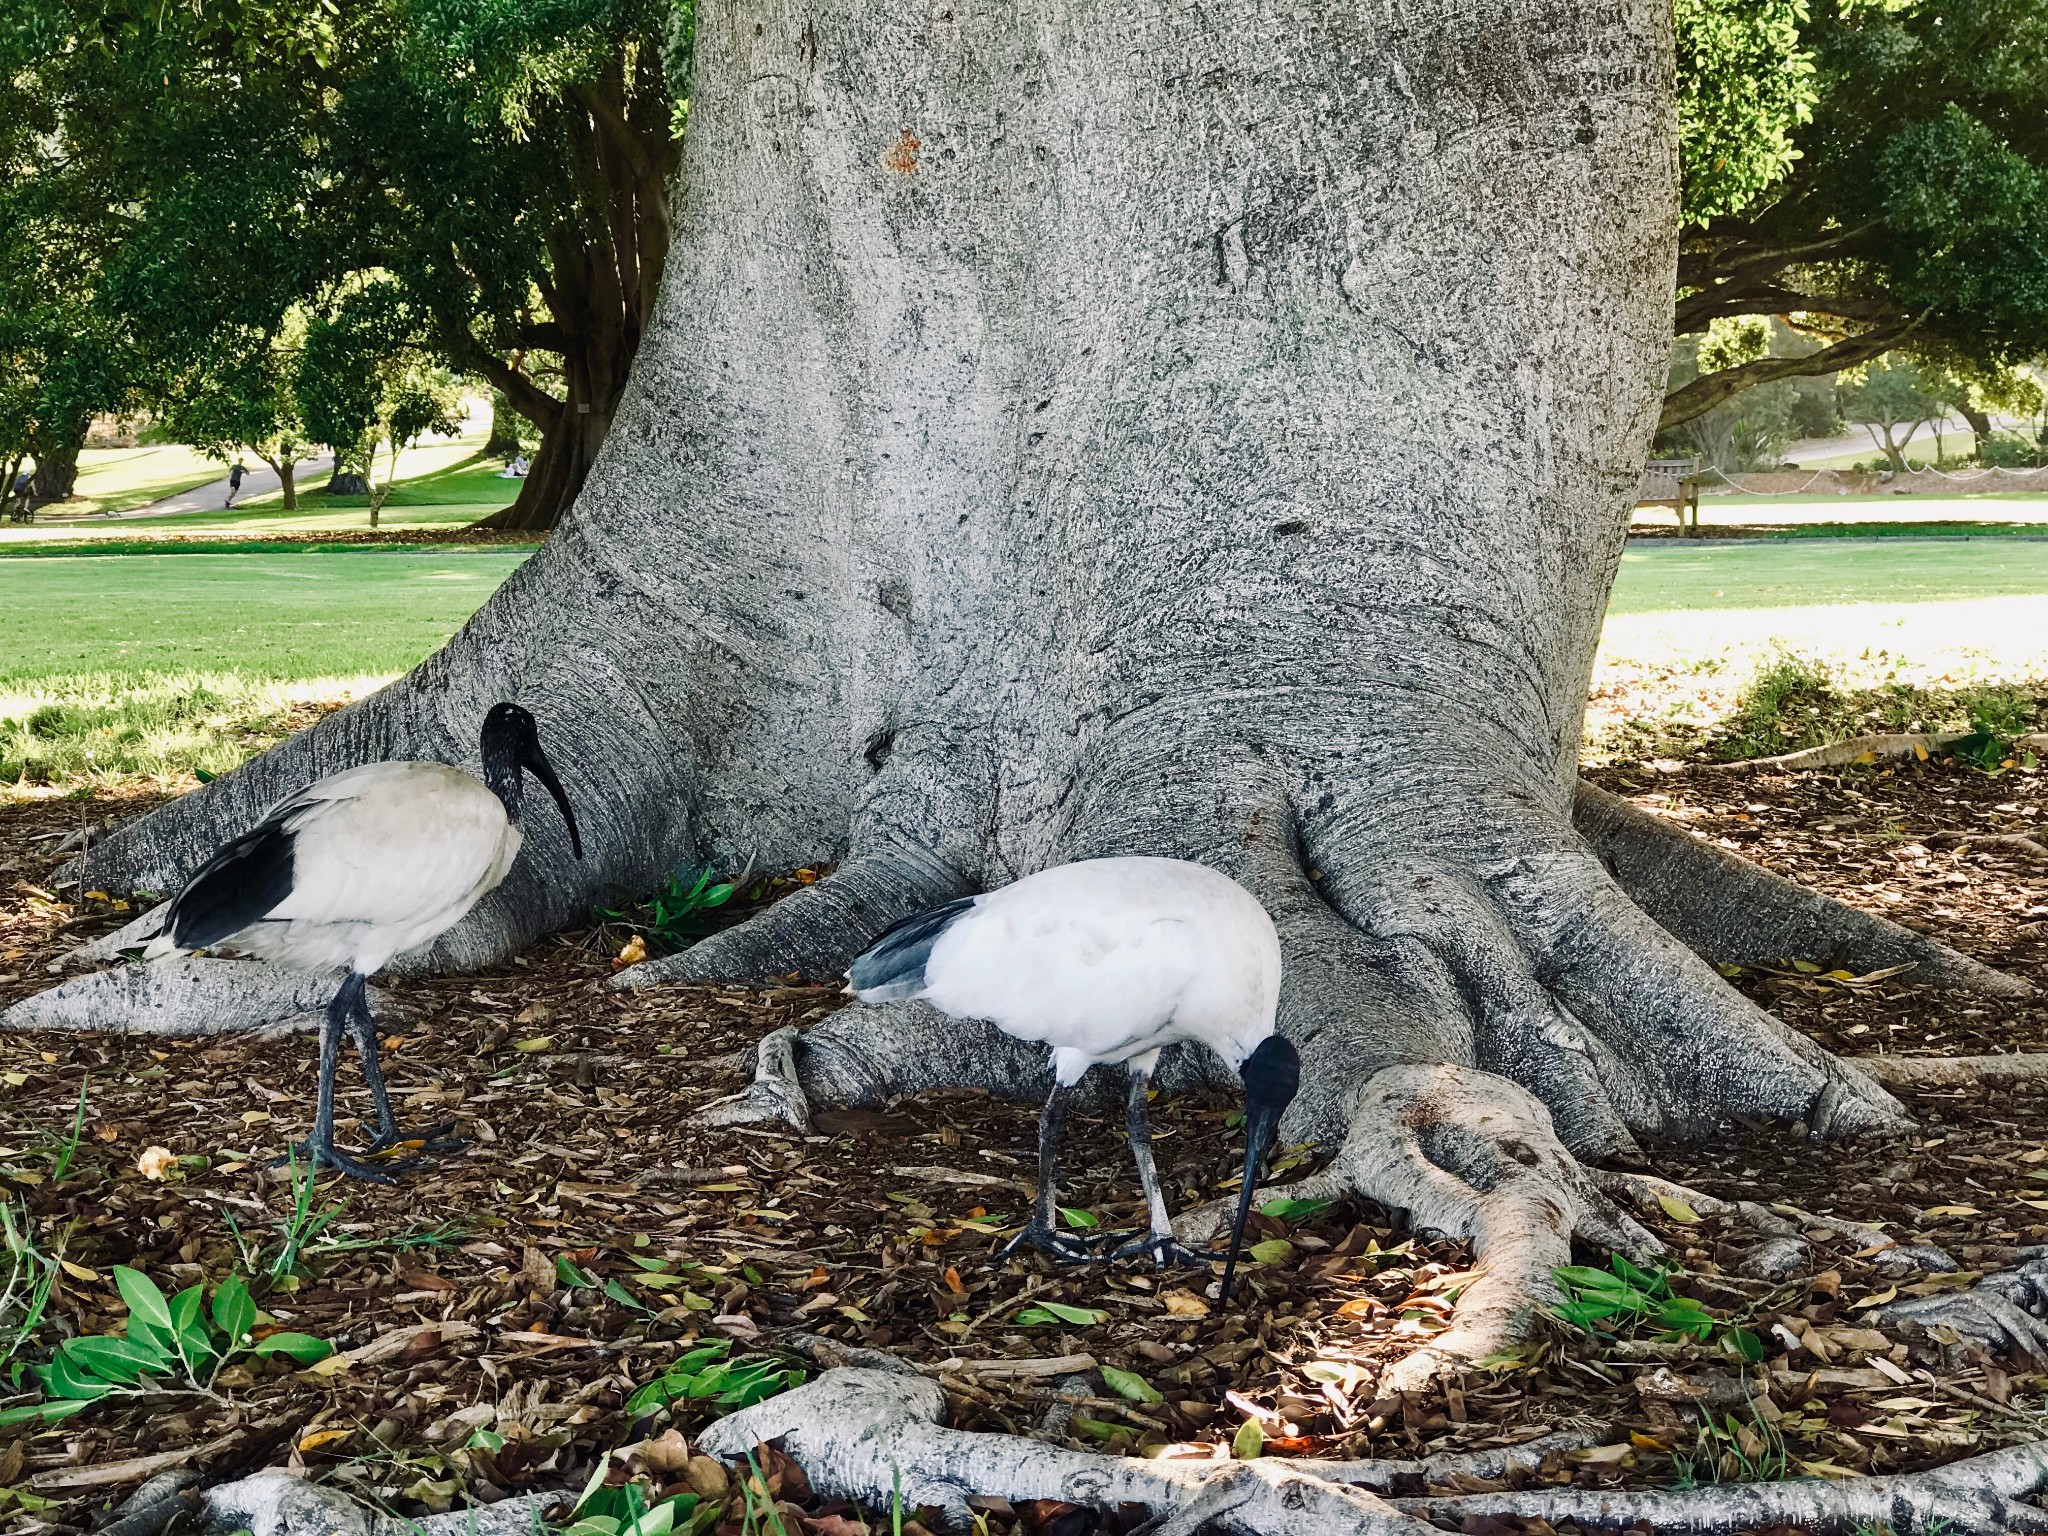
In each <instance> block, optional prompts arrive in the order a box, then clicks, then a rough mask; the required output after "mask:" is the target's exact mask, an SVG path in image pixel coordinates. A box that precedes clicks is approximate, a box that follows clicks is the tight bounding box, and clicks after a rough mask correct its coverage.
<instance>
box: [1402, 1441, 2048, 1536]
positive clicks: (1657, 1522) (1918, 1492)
mask: <svg viewBox="0 0 2048 1536" xmlns="http://www.w3.org/2000/svg"><path fill="white" fill-rule="evenodd" d="M2044 1484H2048V1445H2022V1446H2015V1447H2013V1448H2012V1449H2010V1450H2004V1451H1993V1452H1991V1453H1990V1454H1989V1455H1985V1456H1973V1457H1971V1458H1970V1459H1969V1460H1967V1461H1959V1462H1953V1463H1951V1464H1950V1465H1948V1466H1946V1467H1939V1468H1936V1469H1935V1470H1934V1471H1932V1472H1916V1473H1913V1474H1911V1475H1909V1476H1901V1477H1870V1478H1853V1479H1844V1480H1842V1481H1839V1482H1836V1481H1831V1480H1827V1479H1822V1478H1812V1479H1805V1478H1802V1479H1800V1480H1798V1481H1796V1482H1788V1483H1723V1484H1716V1485H1714V1486H1711V1487H1705V1488H1691V1489H1687V1490H1685V1491H1683V1492H1679V1491H1674V1490H1669V1489H1644V1490H1640V1491H1629V1490H1616V1489H1593V1488H1545V1489H1529V1490H1523V1491H1519V1492H1512V1493H1477V1494H1461V1495H1458V1496H1456V1497H1452V1498H1425V1499H1397V1500H1396V1501H1395V1505H1396V1507H1397V1508H1400V1509H1403V1510H1406V1511H1408V1512H1410V1513H1412V1514H1417V1515H1429V1516H1432V1517H1436V1518H1449V1519H1454V1520H1456V1519H1464V1518H1469V1517H1479V1518H1484V1517H1486V1516H1490V1515H1491V1516H1499V1515H1514V1516H1516V1517H1517V1518H1519V1519H1522V1520H1529V1519H1532V1518H1533V1519H1540V1520H1548V1521H1550V1522H1551V1523H1552V1524H1556V1523H1557V1522H1558V1521H1561V1520H1573V1521H1576V1522H1577V1523H1578V1524H1580V1525H1582V1526H1594V1527H1599V1528H1614V1527H1620V1526H1629V1525H1647V1526H1651V1527H1654V1528H1655V1529H1657V1530H1659V1531H1684V1532H1687V1533H1689V1536H1733V1533H1735V1532H1739V1531H1749V1530H1758V1529H1762V1528H1765V1527H1780V1526H1797V1527H1799V1528H1800V1529H1802V1530H1805V1531H1808V1532H1811V1533H1813V1536H1849V1533H1851V1532H1854V1531H1856V1530H1858V1529H1859V1528H1860V1529H1863V1530H1870V1529H1873V1528H1876V1529H1883V1530H1890V1531H1893V1532H1895V1533H1897V1536H1927V1533H1931V1532H1933V1531H1936V1530H1941V1531H1945V1532H1946V1533H1947V1536H2008V1533H2011V1532H2025V1531H2048V1513H2044V1512H2043V1511H2041V1510H2039V1509H2036V1508H2034V1507H2032V1506H2030V1505H2026V1504H2021V1503H2019V1502H2018V1500H2020V1499H2021V1498H2023V1497H2025V1496H2027V1495H2029V1494H2032V1493H2035V1492H2038V1491H2039V1490H2040V1489H2041V1487H2042V1486H2043V1485H2044Z"/></svg>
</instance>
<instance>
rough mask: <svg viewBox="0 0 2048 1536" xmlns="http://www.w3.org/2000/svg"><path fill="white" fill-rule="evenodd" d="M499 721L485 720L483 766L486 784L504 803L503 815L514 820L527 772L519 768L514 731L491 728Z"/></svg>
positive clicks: (518, 753)
mask: <svg viewBox="0 0 2048 1536" xmlns="http://www.w3.org/2000/svg"><path fill="white" fill-rule="evenodd" d="M497 723H498V722H496V721H494V720H489V721H486V722H485V723H484V731H483V768H484V783H485V784H486V785H487V786H489V788H490V791H491V793H492V794H494V795H496V796H497V797H498V799H499V800H500V801H502V802H503V803H504V806H505V819H506V820H507V821H517V820H518V819H519V807H520V805H521V804H522V803H523V802H524V801H525V798H526V775H525V773H524V772H523V771H522V769H523V766H524V765H523V764H522V763H521V761H520V758H521V756H522V754H521V752H520V750H519V748H520V743H519V741H518V740H517V737H516V733H515V732H513V731H510V730H503V729H498V730H494V729H492V727H493V726H495V725H496V724H497Z"/></svg>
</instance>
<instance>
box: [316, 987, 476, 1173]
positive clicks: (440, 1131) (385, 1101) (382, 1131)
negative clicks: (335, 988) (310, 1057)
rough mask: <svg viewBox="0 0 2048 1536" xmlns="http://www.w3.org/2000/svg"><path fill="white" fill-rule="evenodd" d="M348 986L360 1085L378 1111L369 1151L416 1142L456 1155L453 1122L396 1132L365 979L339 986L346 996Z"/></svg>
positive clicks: (456, 1142)
mask: <svg viewBox="0 0 2048 1536" xmlns="http://www.w3.org/2000/svg"><path fill="white" fill-rule="evenodd" d="M351 985H353V993H352V997H353V1000H352V1002H351V1005H350V1009H349V1021H348V1022H349V1032H350V1033H351V1034H353V1035H354V1036H355V1037H356V1054H357V1055H358V1056H359V1057H361V1058H362V1063H363V1081H364V1082H365V1083H367V1084H369V1087H370V1102H371V1103H372V1104H374V1105H375V1106H376V1108H377V1124H376V1128H375V1129H376V1135H375V1137H374V1139H373V1140H372V1141H371V1142H370V1146H369V1150H370V1151H371V1152H373V1153H376V1152H382V1151H385V1150H386V1149H387V1148H390V1147H395V1146H397V1145H398V1144H399V1143H400V1142H403V1141H417V1142H418V1143H419V1144H420V1145H421V1146H422V1147H424V1148H425V1149H426V1150H427V1151H429V1152H454V1151H459V1150H460V1149H461V1148H462V1146H463V1145H464V1143H463V1142H461V1141H459V1140H452V1139H449V1132H451V1131H453V1130H454V1129H455V1122H454V1121H453V1120H446V1121H443V1122H442V1123H441V1124H439V1125H437V1126H434V1127H433V1128H432V1129H430V1130H425V1131H402V1130H400V1129H399V1128H398V1117H397V1116H396V1115H394V1114H393V1113H392V1112H391V1092H390V1089H389V1088H387V1087H386V1086H385V1082H384V1068H383V1065H382V1064H381V1063H380V1062H379V1061H378V1060H377V1021H376V1020H375V1019H373V1018H371V1017H370V999H369V990H368V985H367V979H366V978H364V977H362V976H358V975H356V974H355V973H354V972H351V973H350V974H349V978H348V980H347V981H345V982H343V983H342V990H343V992H344V993H349V992H350V990H351Z"/></svg>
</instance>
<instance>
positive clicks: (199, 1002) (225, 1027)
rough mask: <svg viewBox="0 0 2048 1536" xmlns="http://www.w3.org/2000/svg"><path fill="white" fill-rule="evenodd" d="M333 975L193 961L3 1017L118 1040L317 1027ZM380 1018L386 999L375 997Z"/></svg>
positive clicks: (139, 971)
mask: <svg viewBox="0 0 2048 1536" xmlns="http://www.w3.org/2000/svg"><path fill="white" fill-rule="evenodd" d="M336 980H337V978H336V977H335V976H334V975H331V974H316V973H313V972H308V971H287V970H280V969H276V968H273V967H271V966H267V965H262V964H259V963H258V962H256V961H253V960H213V959H203V958H198V957H193V956H185V957H182V958H179V959H172V960H160V961H157V962H155V963H153V964H150V965H120V966H115V967H114V968H113V969H111V970H106V971H93V972H90V973H88V974H87V975H84V976H74V977H72V978H71V980H69V981H67V982H64V983H62V984H61V985H58V986H55V987H52V988H51V989H50V990H49V991H47V992H40V993H37V994H36V995H35V996H34V997H29V998H24V999H22V1001H20V1002H18V1003H16V1004H15V1005H14V1006H13V1007H12V1008H9V1009H8V1010H7V1011H6V1012H5V1013H0V1028H5V1029H96V1030H105V1031H106V1032H107V1033H109V1034H116V1035H124V1034H126V1035H213V1034H220V1033H223V1032H226V1031H241V1030H247V1031H252V1032H254V1033H257V1034H281V1033H285V1032H288V1031H291V1030H295V1029H311V1028H314V1027H315V1026H316V1025H317V1024H318V1022H319V1015H320V1013H321V1011H322V1010H323V1009H324V1008H326V1006H327V1004H328V1001H329V999H331V998H332V997H333V996H334V988H335V985H336ZM370 1001H371V1006H372V1007H373V1008H375V1009H376V1010H377V1011H378V1012H379V1013H380V1014H382V1013H384V1012H385V1011H386V1009H387V1008H388V1007H389V1001H388V999H385V998H383V997H382V996H381V995H379V994H377V993H372V994H371V999H370Z"/></svg>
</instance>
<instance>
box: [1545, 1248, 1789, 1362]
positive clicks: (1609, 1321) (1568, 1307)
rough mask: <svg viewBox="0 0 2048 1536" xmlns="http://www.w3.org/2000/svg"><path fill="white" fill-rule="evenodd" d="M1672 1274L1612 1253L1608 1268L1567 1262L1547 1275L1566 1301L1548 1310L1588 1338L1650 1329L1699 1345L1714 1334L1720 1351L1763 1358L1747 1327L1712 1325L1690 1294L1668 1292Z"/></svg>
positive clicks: (1751, 1358) (1668, 1338)
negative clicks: (1588, 1335) (1653, 1271)
mask: <svg viewBox="0 0 2048 1536" xmlns="http://www.w3.org/2000/svg"><path fill="white" fill-rule="evenodd" d="M1677 1273H1679V1271H1677V1270H1667V1271H1660V1272H1658V1273H1656V1274H1652V1273H1650V1272H1649V1271H1648V1270H1644V1269H1638V1268H1637V1267H1636V1266H1635V1265H1633V1264H1631V1263H1629V1261H1628V1260H1627V1259H1625V1258H1623V1257H1622V1256H1621V1255H1620V1254H1618V1253H1617V1254H1615V1255H1614V1257H1613V1258H1612V1259H1611V1260H1609V1267H1608V1268H1607V1269H1588V1268H1585V1267H1584V1266H1582V1265H1576V1264H1568V1265H1565V1266H1564V1267H1563V1268H1561V1269H1555V1270H1552V1271H1551V1274H1552V1276H1553V1278H1555V1279H1556V1281H1557V1284H1558V1288H1559V1289H1560V1290H1562V1291H1563V1292H1564V1296H1565V1299H1564V1300H1563V1301H1561V1302H1559V1303H1558V1304H1557V1306H1556V1307H1555V1308H1553V1311H1554V1312H1555V1313H1556V1315H1557V1316H1558V1317H1559V1318H1561V1319H1563V1320H1564V1321H1565V1322H1567V1323H1570V1324H1571V1325H1572V1326H1573V1327H1576V1328H1582V1329H1584V1330H1585V1331H1586V1332H1588V1333H1593V1334H1608V1335H1614V1334H1622V1333H1626V1334H1631V1335H1632V1334H1634V1333H1635V1332H1636V1331H1637V1330H1638V1329H1641V1328H1644V1327H1649V1328H1654V1329H1656V1330H1657V1333H1658V1336H1659V1337H1660V1338H1661V1339H1664V1340H1666V1341H1667V1342H1675V1341H1677V1340H1679V1339H1687V1338H1690V1339H1694V1340H1697V1341H1698V1342H1700V1343H1702V1344H1704V1343H1706V1342H1707V1341H1708V1340H1709V1339H1712V1338H1714V1337H1715V1336H1716V1334H1717V1333H1718V1334H1719V1336H1720V1340H1721V1347H1722V1348H1723V1349H1725V1350H1727V1351H1728V1352H1729V1353H1730V1354H1732V1355H1737V1356H1739V1357H1740V1358H1742V1359H1743V1360H1745V1361H1748V1362H1749V1363H1751V1364H1754V1363H1755V1362H1757V1361H1758V1360H1761V1359H1763V1357H1764V1346H1763V1341H1762V1340H1761V1339H1759V1338H1758V1337H1757V1336H1756V1335H1755V1334H1753V1333H1751V1332H1750V1331H1749V1330H1748V1329H1746V1328H1737V1327H1733V1326H1731V1325H1727V1324H1723V1323H1720V1322H1719V1321H1717V1319H1716V1318H1715V1317H1714V1314H1713V1313H1711V1312H1709V1311H1708V1310H1707V1309H1706V1307H1705V1306H1704V1305H1702V1304H1701V1303H1700V1302H1698V1301H1696V1300H1694V1299H1693V1298H1692V1297H1690V1296H1680V1295H1676V1294H1674V1293H1673V1291H1672V1289H1671V1277H1672V1276H1673V1275H1675V1274H1677Z"/></svg>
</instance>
